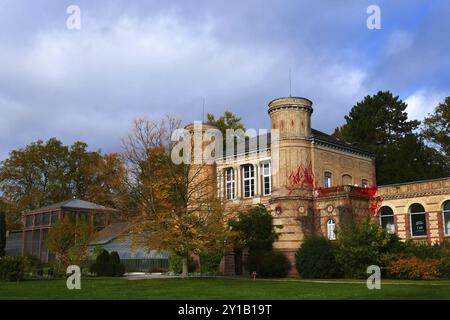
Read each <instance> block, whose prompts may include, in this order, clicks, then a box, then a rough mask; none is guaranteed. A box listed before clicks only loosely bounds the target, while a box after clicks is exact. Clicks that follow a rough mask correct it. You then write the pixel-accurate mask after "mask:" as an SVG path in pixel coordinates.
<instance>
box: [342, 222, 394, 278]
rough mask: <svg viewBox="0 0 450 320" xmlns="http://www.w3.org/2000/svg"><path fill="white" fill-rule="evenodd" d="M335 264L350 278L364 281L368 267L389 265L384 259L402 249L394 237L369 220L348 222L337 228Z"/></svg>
mask: <svg viewBox="0 0 450 320" xmlns="http://www.w3.org/2000/svg"><path fill="white" fill-rule="evenodd" d="M337 244H338V247H337V249H336V261H337V263H338V265H339V267H340V268H341V270H342V271H343V272H344V274H345V276H346V277H349V278H365V277H366V276H367V274H366V271H367V267H368V266H370V265H378V266H380V267H383V266H385V264H386V263H389V260H387V259H386V257H389V256H392V253H395V252H399V251H400V250H401V243H400V241H399V239H398V237H397V236H396V235H393V234H389V233H387V232H386V230H384V229H383V228H381V226H380V225H379V224H378V223H371V222H370V220H369V219H367V220H366V221H364V222H363V223H356V222H355V221H350V223H349V224H348V225H345V226H343V227H342V228H341V229H340V233H339V240H338V243H337Z"/></svg>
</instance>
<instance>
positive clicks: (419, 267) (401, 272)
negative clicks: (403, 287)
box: [388, 257, 441, 280]
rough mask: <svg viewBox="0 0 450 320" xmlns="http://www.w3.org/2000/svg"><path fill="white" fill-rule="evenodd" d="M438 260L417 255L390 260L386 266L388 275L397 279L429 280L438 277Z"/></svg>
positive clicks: (439, 263) (439, 262)
mask: <svg viewBox="0 0 450 320" xmlns="http://www.w3.org/2000/svg"><path fill="white" fill-rule="evenodd" d="M440 265H441V261H440V260H436V259H426V260H422V259H419V258H417V257H410V258H401V259H398V260H396V261H391V263H390V264H389V266H388V270H389V275H390V276H392V277H394V278H398V279H409V280H416V279H422V280H430V279H436V278H439V267H440Z"/></svg>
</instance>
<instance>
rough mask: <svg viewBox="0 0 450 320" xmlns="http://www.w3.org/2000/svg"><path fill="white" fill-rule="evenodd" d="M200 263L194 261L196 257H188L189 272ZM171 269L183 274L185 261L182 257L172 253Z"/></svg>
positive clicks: (170, 258) (170, 259)
mask: <svg viewBox="0 0 450 320" xmlns="http://www.w3.org/2000/svg"><path fill="white" fill-rule="evenodd" d="M197 267H198V265H197V263H196V262H195V261H194V258H192V257H191V256H189V259H188V272H189V273H192V272H194V271H195V270H196V269H197ZM169 270H170V271H172V272H174V273H176V274H181V272H182V270H183V263H182V261H181V257H180V256H178V255H176V254H171V255H170V257H169Z"/></svg>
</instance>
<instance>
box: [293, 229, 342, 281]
mask: <svg viewBox="0 0 450 320" xmlns="http://www.w3.org/2000/svg"><path fill="white" fill-rule="evenodd" d="M295 265H296V267H297V271H298V273H299V274H300V276H301V277H302V278H306V279H313V278H316V279H330V278H337V277H339V276H341V275H342V272H341V270H340V269H339V266H338V264H337V262H336V257H335V253H334V248H333V246H332V243H331V241H330V240H328V239H326V238H324V237H320V236H311V237H307V238H306V239H305V241H304V242H303V243H302V245H301V247H300V248H299V249H298V251H297V254H296V255H295Z"/></svg>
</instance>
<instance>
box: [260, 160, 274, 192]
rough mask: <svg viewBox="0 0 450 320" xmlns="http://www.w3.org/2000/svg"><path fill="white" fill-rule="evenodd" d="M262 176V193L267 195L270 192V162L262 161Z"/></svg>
mask: <svg viewBox="0 0 450 320" xmlns="http://www.w3.org/2000/svg"><path fill="white" fill-rule="evenodd" d="M262 177H263V195H265V196H268V195H270V194H271V193H272V173H271V168H270V162H266V163H263V165H262Z"/></svg>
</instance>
